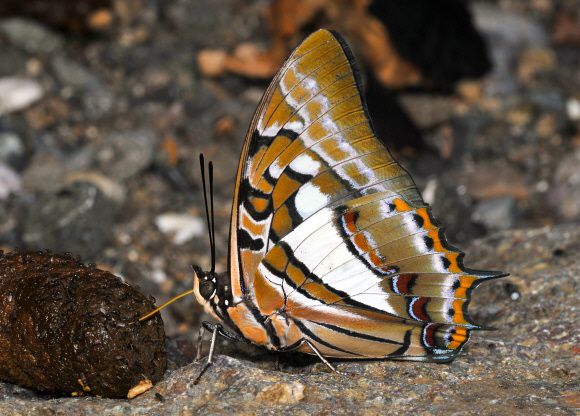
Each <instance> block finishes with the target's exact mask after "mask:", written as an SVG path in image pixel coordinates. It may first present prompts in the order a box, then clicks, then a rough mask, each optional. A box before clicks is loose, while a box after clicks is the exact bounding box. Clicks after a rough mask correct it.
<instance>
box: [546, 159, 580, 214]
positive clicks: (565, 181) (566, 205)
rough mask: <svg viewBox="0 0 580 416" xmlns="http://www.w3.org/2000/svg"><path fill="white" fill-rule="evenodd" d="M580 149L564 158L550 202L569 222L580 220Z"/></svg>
mask: <svg viewBox="0 0 580 416" xmlns="http://www.w3.org/2000/svg"><path fill="white" fill-rule="evenodd" d="M579 165H580V149H576V151H575V152H573V153H571V154H568V155H566V156H564V158H563V159H562V160H561V161H560V164H559V165H558V168H557V169H556V174H555V175H554V186H553V187H552V190H551V191H550V193H549V198H548V201H550V204H551V205H552V207H553V208H554V209H555V210H556V212H558V213H559V214H560V216H561V217H562V218H563V219H565V220H567V221H570V220H577V219H580V204H579V203H578V201H580V170H579V169H578V166H579Z"/></svg>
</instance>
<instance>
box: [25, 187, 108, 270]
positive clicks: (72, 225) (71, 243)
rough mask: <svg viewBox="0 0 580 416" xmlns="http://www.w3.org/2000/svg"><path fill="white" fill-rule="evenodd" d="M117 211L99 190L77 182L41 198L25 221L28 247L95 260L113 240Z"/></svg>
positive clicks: (30, 210)
mask: <svg viewBox="0 0 580 416" xmlns="http://www.w3.org/2000/svg"><path fill="white" fill-rule="evenodd" d="M113 224H114V210H113V206H112V204H111V202H110V201H108V200H107V199H106V198H105V196H104V195H103V193H102V192H101V191H99V189H98V188H97V187H96V186H94V185H92V184H88V183H81V182H76V183H73V184H71V185H70V186H68V187H66V188H65V189H63V190H61V191H59V192H58V193H56V194H54V193H45V194H41V195H39V196H38V197H37V199H36V201H35V202H34V203H33V204H32V205H31V206H30V207H29V209H28V210H27V212H26V213H25V215H24V217H23V219H22V226H23V234H22V239H23V241H24V242H25V243H26V245H27V247H28V248H34V249H49V250H52V251H55V252H60V253H62V252H67V251H68V252H73V253H75V254H78V255H80V256H81V257H82V258H84V259H92V258H94V256H96V255H97V254H98V253H100V252H101V250H102V249H103V247H104V245H105V244H106V243H107V241H108V240H109V238H110V237H111V232H110V230H111V228H112V227H113Z"/></svg>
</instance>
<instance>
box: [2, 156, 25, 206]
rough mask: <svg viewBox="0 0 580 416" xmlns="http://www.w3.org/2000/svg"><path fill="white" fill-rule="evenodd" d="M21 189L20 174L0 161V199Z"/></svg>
mask: <svg viewBox="0 0 580 416" xmlns="http://www.w3.org/2000/svg"><path fill="white" fill-rule="evenodd" d="M20 190H21V185H20V175H18V173H16V172H15V171H14V170H13V169H12V168H11V167H10V166H8V165H5V164H3V163H1V162H0V201H2V200H5V199H6V198H8V197H9V196H10V194H12V193H16V192H19V191H20Z"/></svg>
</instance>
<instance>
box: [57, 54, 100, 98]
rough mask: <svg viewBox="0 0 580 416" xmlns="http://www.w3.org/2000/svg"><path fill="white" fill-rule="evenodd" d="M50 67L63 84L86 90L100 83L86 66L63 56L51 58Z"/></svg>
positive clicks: (96, 86)
mask: <svg viewBox="0 0 580 416" xmlns="http://www.w3.org/2000/svg"><path fill="white" fill-rule="evenodd" d="M52 69H53V70H54V72H55V75H56V77H57V78H58V80H59V81H60V82H61V83H62V84H65V85H70V86H72V87H75V88H83V89H87V90H90V89H95V88H99V87H100V85H101V82H100V81H99V79H98V78H97V77H96V76H95V75H93V74H91V73H90V72H89V70H88V69H87V68H85V67H83V66H82V65H79V64H78V63H76V62H74V61H72V60H70V59H68V58H65V57H63V56H57V57H56V58H55V59H53V61H52Z"/></svg>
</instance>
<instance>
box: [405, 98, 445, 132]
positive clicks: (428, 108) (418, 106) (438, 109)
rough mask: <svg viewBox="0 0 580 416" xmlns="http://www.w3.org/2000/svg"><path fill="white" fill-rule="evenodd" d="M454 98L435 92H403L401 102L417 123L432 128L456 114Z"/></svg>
mask: <svg viewBox="0 0 580 416" xmlns="http://www.w3.org/2000/svg"><path fill="white" fill-rule="evenodd" d="M453 101H454V100H453V98H452V97H447V96H443V95H433V94H403V95H401V97H400V102H401V105H402V106H403V108H404V109H405V110H406V111H407V112H408V113H409V115H410V116H411V118H412V119H413V121H414V122H415V124H416V125H417V126H418V127H419V128H421V129H430V128H433V127H434V126H436V125H438V124H440V123H442V122H444V121H447V120H449V119H450V118H451V117H452V116H453V114H454V105H453Z"/></svg>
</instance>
